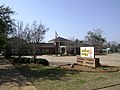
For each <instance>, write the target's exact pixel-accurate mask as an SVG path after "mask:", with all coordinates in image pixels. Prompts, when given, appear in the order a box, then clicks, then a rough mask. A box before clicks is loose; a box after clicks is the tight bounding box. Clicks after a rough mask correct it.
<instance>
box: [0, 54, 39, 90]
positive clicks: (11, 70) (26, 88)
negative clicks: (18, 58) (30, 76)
mask: <svg viewBox="0 0 120 90" xmlns="http://www.w3.org/2000/svg"><path fill="white" fill-rule="evenodd" d="M0 90H37V89H36V88H35V87H34V86H33V85H32V84H31V83H30V82H28V81H27V80H26V78H25V77H24V76H22V75H21V74H20V73H19V72H18V71H17V70H16V69H15V67H14V66H13V65H12V64H10V63H9V61H8V60H6V59H4V58H2V57H1V56H0Z"/></svg>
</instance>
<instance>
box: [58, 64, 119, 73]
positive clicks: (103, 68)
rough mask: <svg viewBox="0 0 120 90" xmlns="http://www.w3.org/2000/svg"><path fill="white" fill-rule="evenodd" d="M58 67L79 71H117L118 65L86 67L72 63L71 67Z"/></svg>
mask: <svg viewBox="0 0 120 90" xmlns="http://www.w3.org/2000/svg"><path fill="white" fill-rule="evenodd" d="M58 67H59V68H62V69H66V70H75V71H81V72H101V73H106V72H117V71H119V68H118V67H115V66H100V67H96V68H94V67H88V66H83V65H77V64H76V65H74V67H73V68H71V65H60V66H58Z"/></svg>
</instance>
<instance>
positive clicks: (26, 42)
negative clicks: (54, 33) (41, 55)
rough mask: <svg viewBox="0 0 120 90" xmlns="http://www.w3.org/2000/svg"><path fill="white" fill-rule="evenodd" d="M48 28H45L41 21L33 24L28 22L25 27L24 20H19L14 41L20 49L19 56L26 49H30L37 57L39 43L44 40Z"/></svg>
mask: <svg viewBox="0 0 120 90" xmlns="http://www.w3.org/2000/svg"><path fill="white" fill-rule="evenodd" d="M48 30H49V28H45V26H44V25H43V24H41V23H39V24H37V22H36V21H34V22H33V24H32V25H31V26H30V25H29V24H27V25H26V26H25V27H23V22H18V23H17V27H16V30H15V32H14V40H13V41H14V42H13V43H14V45H15V46H16V48H17V50H18V55H19V58H20V57H21V55H22V53H23V52H25V51H24V50H28V51H29V52H30V53H32V54H33V56H34V59H35V58H36V51H37V48H38V44H39V43H41V42H42V40H43V39H44V37H45V34H46V32H47V31H48Z"/></svg>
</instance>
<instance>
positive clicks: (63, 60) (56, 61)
mask: <svg viewBox="0 0 120 90" xmlns="http://www.w3.org/2000/svg"><path fill="white" fill-rule="evenodd" d="M95 57H96V58H100V63H101V64H104V65H110V66H120V54H108V55H99V56H98V55H97V56H95ZM37 58H45V59H47V60H48V61H49V62H50V64H51V65H61V64H68V63H70V64H72V63H76V56H47V55H43V56H37Z"/></svg>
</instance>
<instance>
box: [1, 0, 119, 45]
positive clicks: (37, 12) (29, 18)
mask: <svg viewBox="0 0 120 90" xmlns="http://www.w3.org/2000/svg"><path fill="white" fill-rule="evenodd" d="M2 4H5V5H6V6H10V7H11V8H12V9H13V10H15V11H16V14H17V15H14V18H15V19H16V20H20V21H23V22H24V23H25V24H26V23H32V22H33V21H34V20H36V21H38V22H41V23H42V24H44V25H45V26H46V27H50V30H49V31H48V32H47V34H46V38H45V41H48V40H50V39H52V38H54V32H55V31H57V33H58V35H59V36H62V37H65V38H71V37H74V38H78V39H80V40H83V39H84V37H85V36H86V34H87V32H88V31H90V30H93V29H94V28H101V29H102V30H103V36H104V37H105V38H106V39H107V41H117V42H119V43H120V0H0V5H2Z"/></svg>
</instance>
